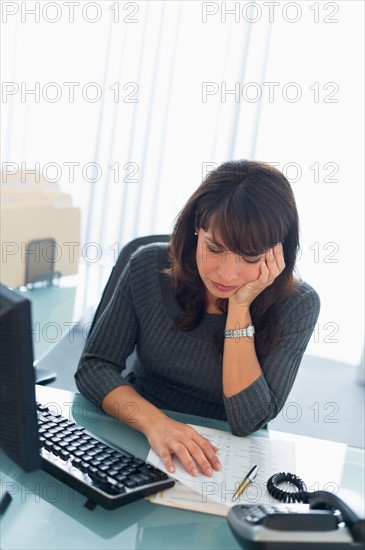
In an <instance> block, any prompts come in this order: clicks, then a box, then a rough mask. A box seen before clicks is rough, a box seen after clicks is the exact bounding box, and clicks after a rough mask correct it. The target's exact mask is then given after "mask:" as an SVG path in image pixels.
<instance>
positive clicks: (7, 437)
mask: <svg viewBox="0 0 365 550" xmlns="http://www.w3.org/2000/svg"><path fill="white" fill-rule="evenodd" d="M34 384H35V380H34V368H33V341H32V323H31V311H30V301H29V300H27V299H26V298H24V297H23V296H21V295H19V294H18V293H16V292H15V291H14V290H11V289H9V288H8V287H6V286H4V285H3V284H0V444H1V447H2V448H3V449H4V451H5V452H6V453H7V454H8V455H9V456H10V457H11V458H12V459H13V460H14V461H15V462H16V463H17V464H19V466H21V467H22V468H23V469H24V470H26V471H31V470H35V469H37V468H39V467H40V453H39V438H38V421H37V413H36V400H35V387H34Z"/></svg>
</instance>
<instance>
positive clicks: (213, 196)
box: [169, 160, 299, 358]
mask: <svg viewBox="0 0 365 550" xmlns="http://www.w3.org/2000/svg"><path fill="white" fill-rule="evenodd" d="M200 228H202V229H204V230H208V228H209V230H210V231H211V232H212V235H213V237H214V233H215V232H218V233H219V236H220V240H221V243H222V244H223V245H224V246H225V247H226V249H228V250H229V251H231V252H234V253H236V254H239V255H241V256H258V255H260V254H262V253H263V252H266V251H267V250H268V249H269V248H272V247H273V246H274V245H275V244H277V243H283V251H284V258H285V269H284V270H283V272H282V273H281V274H280V275H279V276H278V277H277V278H276V279H275V281H274V282H273V283H272V284H271V285H270V286H268V287H267V288H266V289H265V290H264V291H263V292H261V293H260V294H259V295H258V296H257V298H256V299H255V300H254V301H253V302H252V304H251V307H250V313H251V317H252V321H253V324H254V325H255V330H256V352H257V355H258V358H260V357H261V356H263V355H266V354H267V353H268V352H269V351H270V350H271V349H272V348H273V347H274V346H275V343H276V342H277V340H278V338H279V336H280V319H279V318H278V310H279V306H280V304H281V303H282V302H283V300H285V299H286V298H287V297H288V295H289V294H290V293H291V292H292V291H293V288H294V286H295V285H294V276H293V271H294V266H295V260H296V256H297V252H298V250H299V221H298V212H297V208H296V204H295V199H294V194H293V191H292V189H291V187H290V184H289V182H288V180H287V179H286V178H285V176H284V175H283V174H282V173H281V172H279V170H277V169H276V168H274V167H273V166H271V165H269V164H266V163H263V162H256V161H255V162H254V161H247V160H239V161H230V162H225V163H223V164H222V165H221V166H219V167H218V168H216V169H215V170H214V171H212V172H210V173H209V174H208V175H207V176H206V177H205V179H204V180H203V182H202V183H201V185H200V186H199V187H198V189H197V190H196V191H195V193H194V194H193V195H192V196H191V197H190V199H189V200H188V201H187V203H186V204H185V206H184V208H183V210H182V211H181V212H180V214H179V215H178V217H177V220H176V223H175V227H174V230H173V233H172V235H171V239H170V242H169V255H170V262H171V267H170V269H169V273H170V275H171V277H172V283H173V288H174V293H175V296H176V298H177V300H178V302H179V304H180V305H181V307H182V308H183V310H184V311H185V315H183V316H181V317H178V318H176V319H175V320H174V326H175V327H176V328H177V329H179V330H183V331H189V330H192V329H193V328H195V327H196V326H197V325H198V324H199V322H200V321H201V319H202V317H203V315H204V313H205V308H206V305H205V285H204V283H203V281H202V280H201V278H200V275H199V272H198V268H197V263H196V246H197V237H196V234H195V232H196V231H197V230H198V229H200ZM217 305H218V307H219V309H221V311H222V312H226V311H227V299H217ZM221 345H222V342H221Z"/></svg>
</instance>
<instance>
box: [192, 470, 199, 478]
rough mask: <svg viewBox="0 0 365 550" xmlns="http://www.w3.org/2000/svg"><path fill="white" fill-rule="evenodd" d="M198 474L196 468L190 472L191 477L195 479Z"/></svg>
mask: <svg viewBox="0 0 365 550" xmlns="http://www.w3.org/2000/svg"><path fill="white" fill-rule="evenodd" d="M198 474H199V472H198V470H197V469H196V468H193V469H192V470H191V475H193V476H194V477H196V476H197V475H198Z"/></svg>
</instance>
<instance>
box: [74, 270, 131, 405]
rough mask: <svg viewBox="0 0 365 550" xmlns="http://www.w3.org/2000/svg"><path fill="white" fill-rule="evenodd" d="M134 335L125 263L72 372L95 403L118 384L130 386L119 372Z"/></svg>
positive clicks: (124, 362) (98, 402) (123, 366)
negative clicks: (75, 369) (75, 368)
mask: <svg viewBox="0 0 365 550" xmlns="http://www.w3.org/2000/svg"><path fill="white" fill-rule="evenodd" d="M137 336H138V320H137V316H136V312H135V309H134V306H133V300H132V292H131V283H130V264H128V265H127V266H126V268H125V270H124V271H123V273H122V275H121V277H120V279H119V282H118V285H117V287H116V289H115V292H114V294H113V296H112V298H111V300H110V302H109V304H108V305H107V307H106V308H105V310H104V311H103V313H102V315H101V316H100V318H99V319H98V321H97V322H96V324H95V326H94V328H93V330H92V332H91V333H90V334H89V336H88V338H87V340H86V344H85V347H84V350H83V353H82V355H81V358H80V361H79V364H78V367H77V371H76V374H75V381H76V385H77V388H78V389H79V390H80V392H81V393H82V394H83V395H85V396H86V397H87V398H88V399H90V401H92V402H93V403H95V404H96V405H98V406H99V407H100V406H101V402H102V401H103V399H104V397H105V396H106V395H107V394H108V393H109V392H111V391H112V390H114V389H115V388H117V387H118V386H126V385H128V386H131V384H129V383H128V382H127V381H126V380H125V379H124V378H123V377H122V375H121V372H122V371H123V369H125V366H126V359H127V357H129V355H130V354H131V353H132V352H133V350H134V347H135V344H136V340H137Z"/></svg>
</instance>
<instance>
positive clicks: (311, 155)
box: [2, 0, 364, 364]
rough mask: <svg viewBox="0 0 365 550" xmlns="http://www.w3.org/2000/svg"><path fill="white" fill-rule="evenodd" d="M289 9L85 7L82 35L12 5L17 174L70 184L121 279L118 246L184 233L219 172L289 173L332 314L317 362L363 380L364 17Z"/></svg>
mask: <svg viewBox="0 0 365 550" xmlns="http://www.w3.org/2000/svg"><path fill="white" fill-rule="evenodd" d="M37 4H39V14H38V13H35V14H34V13H33V14H32V13H31V12H30V11H29V10H32V9H33V10H34V9H35V10H36V11H37V9H38V8H37ZM274 4H275V3H272V2H271V3H270V2H257V3H256V4H255V3H254V2H197V1H188V0H185V1H182V2H175V1H170V0H169V1H166V2H163V1H148V2H109V1H102V2H101V1H99V2H87V1H86V0H81V2H80V5H78V6H76V5H75V8H74V14H73V22H72V17H71V12H70V7H69V6H67V5H65V3H64V2H61V1H59V2H48V3H46V2H43V3H42V2H41V3H36V2H30V1H27V2H2V21H3V23H2V35H3V39H2V42H3V46H6V47H3V48H2V49H3V53H2V67H3V68H2V77H3V82H4V83H5V84H3V97H2V115H3V130H2V137H3V139H2V142H3V145H2V147H3V151H2V158H3V163H8V164H6V166H5V168H6V169H9V170H11V167H13V168H14V170H16V169H17V168H18V169H19V174H20V167H21V163H22V162H23V163H25V164H24V167H25V169H31V168H34V166H35V164H36V163H39V167H40V169H41V171H43V172H44V175H46V176H48V178H54V179H57V180H59V181H60V185H61V187H62V189H63V190H64V191H67V192H69V193H71V194H72V196H73V198H74V203H75V205H77V206H80V208H81V210H82V214H83V216H82V235H83V236H82V244H85V243H88V242H96V243H97V244H98V245H99V246H100V249H101V251H102V255H101V258H100V260H99V263H100V264H103V263H104V264H105V263H109V264H110V265H111V263H112V262H113V260H114V256H115V251H116V248H117V247H116V245H115V243H119V244H123V243H124V242H126V241H128V240H130V239H131V238H133V237H134V236H136V235H143V234H146V233H159V232H169V231H170V230H171V227H172V225H173V221H174V218H175V216H176V215H177V213H178V211H179V210H180V208H181V207H182V205H183V203H184V201H185V200H186V199H187V198H188V196H189V195H190V194H191V192H192V191H193V190H194V189H195V188H196V187H197V185H198V184H199V183H200V181H201V178H202V175H203V174H204V166H206V164H208V165H209V164H211V163H220V162H222V161H224V160H228V159H231V158H244V157H245V158H256V159H261V160H265V161H268V162H275V163H279V167H280V168H282V169H284V170H286V171H287V176H288V177H289V179H291V180H292V185H293V189H294V192H295V195H296V198H297V202H298V208H299V212H300V217H301V229H302V242H301V244H302V257H301V258H300V260H299V262H298V268H299V270H300V273H301V274H302V276H303V278H304V279H306V280H307V281H308V282H309V283H311V284H312V285H313V286H314V287H315V288H316V289H317V290H318V292H319V294H320V296H321V300H322V310H321V316H320V319H319V323H318V327H317V328H316V331H315V334H314V336H313V338H312V340H311V343H310V345H309V348H308V351H309V352H310V353H312V354H314V355H320V356H324V357H329V358H332V359H334V360H340V361H344V362H348V363H351V364H357V362H358V361H359V360H360V356H361V349H362V345H363V332H364V331H363V290H362V286H363V285H362V282H363V238H362V234H363V231H362V230H363V222H362V219H363V217H362V213H363V211H362V204H363V200H362V199H363V162H362V152H363V145H364V144H363V110H362V102H361V97H362V94H363V54H362V52H363V36H362V31H363V29H362V21H363V11H364V10H363V3H362V2H360V1H346V2H345V1H339V2H322V1H321V2H309V1H308V2H307V1H301V2H284V1H281V2H280V3H279V5H276V4H275V5H274ZM46 5H48V6H49V7H48V8H47V9H46V10H45V8H44V6H46ZM117 8H118V9H119V14H117V11H116V10H117ZM232 9H234V10H236V11H235V13H229V10H232ZM38 15H39V18H38ZM325 19H326V21H325ZM52 20H53V21H54V22H53V23H52V22H51V21H52ZM317 20H318V22H316V21H317ZM93 21H95V22H93ZM249 21H252V23H249ZM253 21H254V22H253ZM70 82H72V83H74V94H75V96H74V99H72V96H71V94H70V89H71V85H70V84H65V83H70ZM52 83H53V84H52ZM92 83H94V84H92ZM116 83H118V84H116ZM269 83H277V85H276V84H275V86H274V85H273V84H269ZM289 83H292V84H290V85H288V84H289ZM314 83H318V84H315V86H317V88H315V89H314V90H312V89H310V87H311V86H313V84H314ZM328 83H334V84H328ZM117 86H119V95H118V97H117V96H116V90H117ZM273 86H274V87H273ZM270 87H271V88H270ZM326 87H327V88H326ZM31 89H36V90H37V93H38V90H39V97H37V96H36V95H34V94H32V93H27V92H29V90H31ZM204 89H205V90H208V92H209V91H210V94H209V95H205V96H204V95H203V91H204ZM270 89H271V91H272V92H273V93H274V95H273V96H270V94H269V91H270ZM298 90H299V91H300V92H301V97H300V98H298V101H293V98H294V93H295V92H297V91H298ZM97 91H98V92H100V93H101V97H100V99H97V100H95V101H94V100H93V99H94V95H95V92H97ZM230 91H231V93H229V92H230ZM316 91H318V93H319V96H318V97H317V96H315V95H314V94H315V92H316ZM332 91H333V92H334V93H333V95H332V96H329V94H330V93H331V92H332ZM4 92H5V95H4ZM57 93H58V94H60V96H59V97H58V98H57V99H55V100H53V98H54V97H55V94H57ZM260 94H261V99H260V101H259V100H258V99H259V98H260ZM256 99H257V100H256ZM330 100H332V101H335V102H329V101H330ZM9 163H13V164H9ZM70 163H78V164H77V165H74V178H72V177H71V168H70ZM88 163H95V164H96V165H97V167H98V172H93V170H92V169H87V167H88ZM288 163H289V164H288ZM290 163H291V164H290ZM47 167H48V168H47ZM111 167H113V168H111ZM310 167H318V168H319V173H318V181H316V180H315V177H316V176H315V171H314V168H312V169H311V168H310ZM3 168H4V164H3ZM116 168H119V174H117V173H116ZM333 169H335V171H336V173H335V174H333V175H332V180H333V181H325V178H326V177H327V179H329V178H330V177H331V174H332V170H333ZM137 170H138V171H137ZM297 170H299V175H300V178H299V179H298V181H295V180H296V179H297V175H298V174H297ZM134 171H136V173H135V174H134V175H131V174H132V172H134ZM95 174H96V175H95ZM26 177H27V178H31V177H32V176H31V175H29V174H28V175H26ZM90 180H91V181H90ZM93 180H95V181H94V183H92V181H93ZM115 180H116V181H115ZM90 212H92V215H90ZM118 246H119V245H118ZM331 253H333V254H332V256H331ZM84 261H86V262H87V261H88V258H87V257H86V258H85V257H84Z"/></svg>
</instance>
